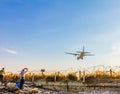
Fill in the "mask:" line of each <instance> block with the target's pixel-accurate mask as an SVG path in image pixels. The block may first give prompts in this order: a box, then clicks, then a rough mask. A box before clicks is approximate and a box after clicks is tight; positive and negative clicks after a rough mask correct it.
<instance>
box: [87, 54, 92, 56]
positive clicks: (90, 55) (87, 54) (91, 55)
mask: <svg viewBox="0 0 120 94" xmlns="http://www.w3.org/2000/svg"><path fill="white" fill-rule="evenodd" d="M85 56H94V54H85Z"/></svg>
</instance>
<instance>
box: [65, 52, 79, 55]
mask: <svg viewBox="0 0 120 94" xmlns="http://www.w3.org/2000/svg"><path fill="white" fill-rule="evenodd" d="M66 54H71V55H74V56H77V55H79V54H77V53H68V52H66Z"/></svg>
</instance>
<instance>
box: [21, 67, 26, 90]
mask: <svg viewBox="0 0 120 94" xmlns="http://www.w3.org/2000/svg"><path fill="white" fill-rule="evenodd" d="M27 71H28V68H24V69H22V71H21V72H20V89H23V85H24V81H25V73H26V72H27Z"/></svg>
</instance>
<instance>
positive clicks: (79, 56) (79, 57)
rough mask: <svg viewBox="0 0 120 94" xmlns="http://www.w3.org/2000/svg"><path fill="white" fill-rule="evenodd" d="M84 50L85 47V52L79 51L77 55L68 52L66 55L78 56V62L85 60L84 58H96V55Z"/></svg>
mask: <svg viewBox="0 0 120 94" xmlns="http://www.w3.org/2000/svg"><path fill="white" fill-rule="evenodd" d="M84 49H85V48H84V46H83V50H82V51H77V52H76V53H69V52H66V54H71V55H74V56H77V60H79V59H83V57H84V56H94V54H91V52H85V51H84Z"/></svg>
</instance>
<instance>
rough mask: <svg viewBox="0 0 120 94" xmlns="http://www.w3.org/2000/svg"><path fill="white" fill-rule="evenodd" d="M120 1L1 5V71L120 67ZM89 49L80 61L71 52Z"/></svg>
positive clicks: (40, 0)
mask: <svg viewBox="0 0 120 94" xmlns="http://www.w3.org/2000/svg"><path fill="white" fill-rule="evenodd" d="M119 25H120V1H119V0H0V62H1V63H0V66H1V68H2V67H3V66H4V67H5V68H6V70H7V71H19V70H21V69H22V68H23V67H28V68H29V69H30V70H40V69H42V68H45V69H46V70H63V69H67V68H71V67H90V66H96V65H105V66H108V65H109V66H116V65H120V63H119V61H120V59H119V57H120V31H119V30H120V26H119ZM83 45H84V46H85V50H86V51H90V52H92V53H94V54H95V56H93V57H85V58H84V60H80V61H77V60H76V58H75V57H74V56H71V55H68V54H65V52H76V51H78V50H82V46H83Z"/></svg>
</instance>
